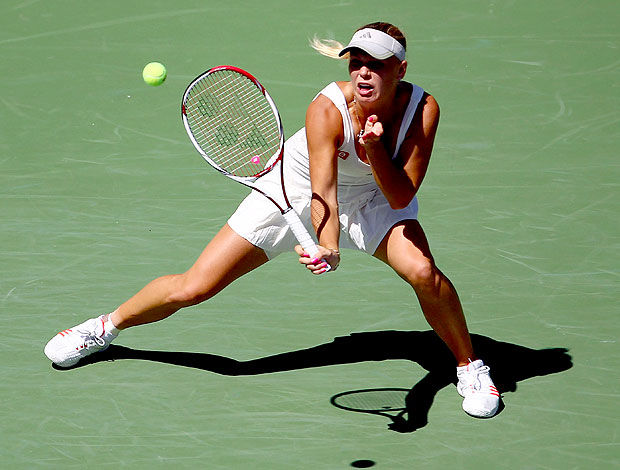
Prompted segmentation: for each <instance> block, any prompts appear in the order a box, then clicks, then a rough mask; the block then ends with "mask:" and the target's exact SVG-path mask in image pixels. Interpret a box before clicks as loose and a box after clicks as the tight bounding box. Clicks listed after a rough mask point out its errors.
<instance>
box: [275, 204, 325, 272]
mask: <svg viewBox="0 0 620 470" xmlns="http://www.w3.org/2000/svg"><path fill="white" fill-rule="evenodd" d="M282 215H283V216H284V219H285V220H286V222H287V223H288V226H289V227H291V230H292V231H293V234H294V235H295V237H296V238H297V241H298V242H299V244H300V245H301V247H302V248H303V249H304V251H305V252H306V253H308V254H309V255H310V256H311V257H313V258H316V257H317V256H318V254H319V249H318V248H317V246H316V243H314V240H313V239H312V236H310V233H308V231H307V230H306V227H305V226H304V224H303V223H302V222H301V219H300V218H299V216H298V215H297V212H295V211H294V210H293V209H291V208H288V209H287V210H285V211H284V212H283V213H282ZM330 269H331V266H330V265H329V263H328V264H327V269H326V270H325V272H327V271H329V270H330Z"/></svg>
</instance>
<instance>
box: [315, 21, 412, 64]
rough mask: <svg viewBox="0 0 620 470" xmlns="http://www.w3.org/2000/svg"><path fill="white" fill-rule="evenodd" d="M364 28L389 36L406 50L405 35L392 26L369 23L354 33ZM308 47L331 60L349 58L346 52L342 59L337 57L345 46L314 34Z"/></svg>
mask: <svg viewBox="0 0 620 470" xmlns="http://www.w3.org/2000/svg"><path fill="white" fill-rule="evenodd" d="M365 28H371V29H377V30H379V31H382V32H384V33H386V34H389V35H390V36H392V37H393V38H394V39H396V40H397V41H398V42H399V43H401V45H402V46H403V47H404V48H405V50H406V49H407V39H405V35H404V34H403V33H402V31H401V30H400V29H398V28H397V27H396V26H394V25H393V24H390V23H385V22H376V23H369V24H367V25H364V26H362V27H361V28H358V29H357V30H356V32H357V31H359V30H360V29H365ZM310 47H312V49H314V50H315V51H317V52H318V53H319V54H321V55H324V56H326V57H330V58H332V59H348V58H349V53H348V52H347V53H346V54H344V55H343V56H342V57H340V56H339V55H338V54H340V51H341V50H343V49H344V48H345V46H344V45H342V44H341V43H340V42H338V41H335V40H334V39H320V38H318V37H317V36H316V34H315V35H314V37H313V38H312V39H310Z"/></svg>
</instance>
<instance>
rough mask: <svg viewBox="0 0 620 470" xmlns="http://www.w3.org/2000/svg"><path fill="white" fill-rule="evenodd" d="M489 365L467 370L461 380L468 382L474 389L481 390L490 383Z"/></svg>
mask: <svg viewBox="0 0 620 470" xmlns="http://www.w3.org/2000/svg"><path fill="white" fill-rule="evenodd" d="M489 371H490V368H489V366H482V367H479V368H478V369H474V370H470V371H467V372H465V373H464V374H463V375H462V377H461V380H463V379H464V380H463V382H465V383H466V385H467V386H468V387H472V388H473V389H474V390H481V389H482V387H483V386H484V385H488V384H489V379H490V377H489Z"/></svg>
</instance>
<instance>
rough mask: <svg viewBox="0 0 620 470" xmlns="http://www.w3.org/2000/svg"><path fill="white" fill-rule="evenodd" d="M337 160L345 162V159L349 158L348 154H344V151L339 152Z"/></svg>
mask: <svg viewBox="0 0 620 470" xmlns="http://www.w3.org/2000/svg"><path fill="white" fill-rule="evenodd" d="M338 158H342V159H343V160H346V159H347V158H349V152H345V151H344V150H339V151H338Z"/></svg>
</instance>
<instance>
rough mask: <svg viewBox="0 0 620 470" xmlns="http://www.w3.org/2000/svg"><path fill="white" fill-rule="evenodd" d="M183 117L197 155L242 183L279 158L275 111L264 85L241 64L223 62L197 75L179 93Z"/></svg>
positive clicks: (279, 123) (280, 134)
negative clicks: (240, 65)
mask: <svg viewBox="0 0 620 470" xmlns="http://www.w3.org/2000/svg"><path fill="white" fill-rule="evenodd" d="M181 116H182V118H183V125H184V126H185V130H186V131H187V133H188V135H189V137H190V140H191V142H192V144H193V145H194V147H195V148H196V150H198V152H199V153H200V155H201V156H202V157H203V158H204V159H205V160H206V161H207V162H208V163H209V164H210V165H211V166H213V167H214V168H215V169H217V170H218V171H220V172H222V173H224V174H225V175H227V176H229V177H231V178H233V179H236V180H238V181H240V182H242V183H246V184H247V183H251V182H253V181H255V180H256V179H257V178H259V177H261V176H262V175H264V174H265V173H267V172H269V171H270V170H271V169H272V168H273V167H274V166H275V165H276V163H277V162H278V161H279V160H280V159H281V158H282V153H283V149H284V132H283V128H282V121H281V119H280V114H279V113H278V109H277V108H276V105H275V103H274V101H273V99H272V98H271V96H270V95H269V93H268V92H267V90H266V89H265V87H263V86H262V85H261V84H260V82H259V81H258V80H257V79H256V78H255V77H254V76H253V75H251V74H250V73H249V72H246V71H245V70H243V69H240V68H239V67H234V66H230V65H221V66H218V67H213V68H210V69H209V70H207V71H206V72H204V73H202V74H200V75H199V76H198V77H196V78H195V79H194V80H193V81H192V82H191V83H190V84H189V85H188V87H187V89H186V90H185V92H184V93H183V100H182V103H181Z"/></svg>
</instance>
